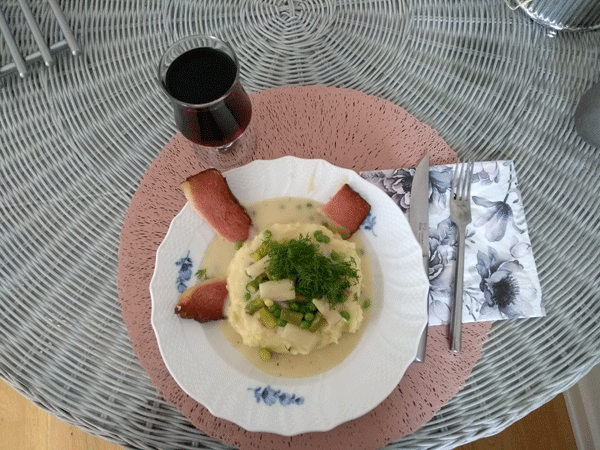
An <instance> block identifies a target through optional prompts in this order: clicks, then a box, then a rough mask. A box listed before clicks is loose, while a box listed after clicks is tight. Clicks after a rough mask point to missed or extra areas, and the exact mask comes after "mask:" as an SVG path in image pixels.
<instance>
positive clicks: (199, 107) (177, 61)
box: [158, 35, 252, 169]
mask: <svg viewBox="0 0 600 450" xmlns="http://www.w3.org/2000/svg"><path fill="white" fill-rule="evenodd" d="M158 79H159V82H160V85H161V87H162V89H163V91H164V92H165V93H166V94H167V96H168V98H169V100H170V101H171V104H172V105H173V111H174V115H175V123H176V125H177V128H178V130H179V131H180V132H181V134H182V135H183V136H185V137H186V138H187V139H188V140H189V141H191V142H192V144H193V146H194V150H195V152H196V154H197V155H198V158H199V159H200V161H201V162H202V163H203V164H204V165H205V166H207V167H215V168H217V169H228V168H231V167H235V166H239V165H242V164H244V163H246V162H249V161H250V159H251V156H252V145H251V144H250V143H249V142H247V141H248V139H249V137H250V136H249V135H250V133H249V131H248V125H249V124H250V119H251V117H252V104H251V102H250V97H249V96H248V94H247V93H246V91H245V90H244V88H243V87H242V84H241V82H240V65H239V62H238V59H237V56H236V54H235V52H234V50H233V49H232V48H231V46H230V45H229V44H227V43H226V42H223V41H221V40H220V39H218V38H216V37H214V36H203V35H195V36H189V37H186V38H184V39H181V40H179V41H177V42H175V43H174V44H173V45H171V46H170V47H169V48H168V49H167V51H166V52H165V53H164V55H163V56H162V58H161V60H160V63H159V67H158Z"/></svg>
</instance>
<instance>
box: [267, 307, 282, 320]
mask: <svg viewBox="0 0 600 450" xmlns="http://www.w3.org/2000/svg"><path fill="white" fill-rule="evenodd" d="M269 311H271V313H272V314H273V315H274V316H275V318H276V319H279V318H280V317H281V307H280V306H279V305H278V304H277V303H273V304H272V305H271V306H269Z"/></svg>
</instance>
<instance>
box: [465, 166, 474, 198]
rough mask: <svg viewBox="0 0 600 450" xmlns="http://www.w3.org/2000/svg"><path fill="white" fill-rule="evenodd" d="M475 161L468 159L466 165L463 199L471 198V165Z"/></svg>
mask: <svg viewBox="0 0 600 450" xmlns="http://www.w3.org/2000/svg"><path fill="white" fill-rule="evenodd" d="M474 164H475V163H474V162H473V161H469V164H468V166H467V174H466V176H465V183H466V185H467V192H465V200H470V199H471V178H472V176H473V165H474Z"/></svg>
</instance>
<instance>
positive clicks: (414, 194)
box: [408, 154, 429, 362]
mask: <svg viewBox="0 0 600 450" xmlns="http://www.w3.org/2000/svg"><path fill="white" fill-rule="evenodd" d="M408 222H409V224H410V228H411V230H412V232H413V234H414V235H415V238H417V242H418V243H419V245H420V246H421V254H422V257H423V270H425V274H426V275H427V279H428V280H429V154H425V156H424V157H423V159H422V160H421V162H420V163H419V165H418V166H417V170H416V172H415V175H414V176H413V181H412V188H411V191H410V208H409V210H408ZM427 318H428V319H427V320H428V321H429V301H427ZM427 328H428V326H427V324H426V325H425V329H424V330H423V334H422V335H421V340H420V341H419V348H418V350H417V356H416V358H415V361H416V362H423V361H425V350H426V347H427Z"/></svg>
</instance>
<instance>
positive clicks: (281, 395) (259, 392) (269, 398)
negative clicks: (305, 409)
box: [248, 386, 304, 406]
mask: <svg viewBox="0 0 600 450" xmlns="http://www.w3.org/2000/svg"><path fill="white" fill-rule="evenodd" d="M248 390H249V391H253V392H254V398H256V403H260V402H261V401H262V402H264V403H265V405H269V406H272V405H274V404H275V403H277V402H279V403H280V404H281V405H283V406H288V405H301V404H303V403H304V397H300V396H296V394H291V395H290V394H287V393H285V392H282V391H281V389H273V388H272V387H271V386H267V387H262V386H261V387H257V388H248Z"/></svg>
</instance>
